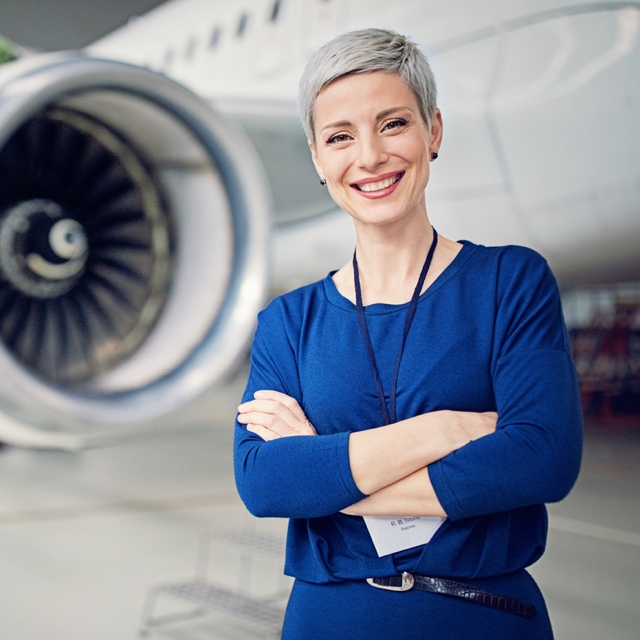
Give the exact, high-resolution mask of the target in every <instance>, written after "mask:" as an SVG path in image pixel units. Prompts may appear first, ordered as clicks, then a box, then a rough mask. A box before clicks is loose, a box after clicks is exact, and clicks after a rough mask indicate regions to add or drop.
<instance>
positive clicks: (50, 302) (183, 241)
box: [0, 53, 271, 449]
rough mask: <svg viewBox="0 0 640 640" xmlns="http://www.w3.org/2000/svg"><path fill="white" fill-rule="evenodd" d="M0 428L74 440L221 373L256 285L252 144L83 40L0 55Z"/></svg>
mask: <svg viewBox="0 0 640 640" xmlns="http://www.w3.org/2000/svg"><path fill="white" fill-rule="evenodd" d="M0 176H1V181H0V372H2V375H1V376H0V412H1V415H0V441H5V442H14V443H19V444H23V445H27V446H45V447H46V446H50V447H62V448H69V449H73V448H80V447H83V446H88V445H92V444H98V443H102V442H104V441H105V440H107V439H112V438H113V437H114V436H116V437H118V436H119V435H124V434H126V433H130V432H131V431H132V430H135V429H137V428H142V427H144V426H145V425H148V424H149V423H150V421H151V420H152V419H153V418H156V417H157V416H161V415H163V414H166V413H167V412H169V411H171V410H172V409H175V408H176V407H178V406H181V405H183V404H185V403H186V402H188V401H189V400H191V399H192V398H194V397H195V396H196V395H197V394H199V393H201V392H202V391H203V390H204V389H206V388H208V387H209V386H211V385H212V384H214V383H215V382H216V381H218V380H220V379H221V378H222V377H223V376H224V374H225V373H226V372H227V371H228V370H229V369H230V368H231V367H232V366H233V365H234V363H235V361H236V360H237V358H238V357H239V355H240V354H242V353H243V352H244V349H245V347H246V344H247V342H248V340H249V339H250V337H251V334H252V331H253V327H254V320H255V316H256V313H257V311H258V310H259V308H260V306H261V304H262V303H263V301H264V296H265V291H266V287H267V276H268V273H267V272H268V269H267V262H268V253H269V252H268V238H269V218H270V209H271V196H270V190H269V187H268V183H267V180H266V178H265V176H264V174H263V171H262V168H261V164H260V162H259V160H258V159H257V156H256V154H255V152H254V149H253V147H252V145H251V143H250V142H249V141H248V139H247V138H246V137H245V135H244V134H243V132H242V131H240V130H238V129H237V128H236V127H234V126H232V125H231V124H230V123H228V122H226V121H225V120H224V119H223V118H222V117H221V116H219V115H218V114H216V113H215V112H214V111H213V110H212V109H211V108H210V107H209V106H208V105H207V104H206V103H204V102H203V101H202V100H200V99H199V98H198V97H197V96H195V95H194V94H192V93H190V92H189V91H188V90H187V89H185V88H184V87H182V86H180V85H178V84H176V83H174V82H173V81H171V80H169V79H167V78H165V77H164V76H161V75H158V74H156V73H152V72H150V71H147V70H144V69H141V68H138V67H135V66H131V65H127V64H123V63H119V62H113V61H106V60H97V59H93V58H90V57H87V56H84V55H82V54H77V53H64V54H51V55H43V56H34V57H30V58H26V59H23V60H19V61H16V62H11V63H10V64H7V65H5V66H3V67H2V69H0Z"/></svg>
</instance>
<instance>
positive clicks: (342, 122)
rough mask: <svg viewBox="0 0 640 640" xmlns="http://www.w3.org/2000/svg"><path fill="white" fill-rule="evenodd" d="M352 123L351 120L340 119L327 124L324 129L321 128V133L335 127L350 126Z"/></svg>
mask: <svg viewBox="0 0 640 640" xmlns="http://www.w3.org/2000/svg"><path fill="white" fill-rule="evenodd" d="M349 126H351V123H350V122H349V120H340V121H339V122H332V123H331V124H327V125H325V126H324V127H322V129H320V133H322V132H323V131H324V130H325V129H333V128H334V127H349Z"/></svg>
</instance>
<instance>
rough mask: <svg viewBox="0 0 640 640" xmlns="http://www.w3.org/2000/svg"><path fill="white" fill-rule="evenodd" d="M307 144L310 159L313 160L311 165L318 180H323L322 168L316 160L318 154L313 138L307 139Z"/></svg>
mask: <svg viewBox="0 0 640 640" xmlns="http://www.w3.org/2000/svg"><path fill="white" fill-rule="evenodd" d="M307 144H308V145H309V150H310V151H311V159H312V160H313V165H314V166H315V168H316V172H317V174H318V177H319V178H320V180H324V175H323V174H322V169H321V168H320V163H319V161H318V154H317V153H316V145H315V143H314V142H313V140H308V139H307Z"/></svg>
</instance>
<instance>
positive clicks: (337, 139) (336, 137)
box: [327, 133, 351, 144]
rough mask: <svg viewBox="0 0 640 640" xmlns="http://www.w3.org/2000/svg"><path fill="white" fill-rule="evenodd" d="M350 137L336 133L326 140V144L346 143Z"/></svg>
mask: <svg viewBox="0 0 640 640" xmlns="http://www.w3.org/2000/svg"><path fill="white" fill-rule="evenodd" d="M349 140H351V136H350V135H349V134H347V133H336V134H335V135H333V136H331V137H330V138H329V139H328V140H327V144H336V143H339V142H348V141H349Z"/></svg>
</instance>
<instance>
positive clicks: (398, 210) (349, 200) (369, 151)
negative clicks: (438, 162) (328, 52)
mask: <svg viewBox="0 0 640 640" xmlns="http://www.w3.org/2000/svg"><path fill="white" fill-rule="evenodd" d="M314 127H315V135H316V141H315V144H314V143H312V142H309V146H310V147H311V154H312V156H313V162H314V164H315V165H316V169H317V171H318V174H319V175H320V177H321V178H324V179H325V180H326V181H327V187H328V189H329V192H330V193H331V197H332V198H333V199H334V200H335V201H336V203H337V204H338V205H339V206H340V207H341V208H342V209H344V210H345V211H346V212H347V213H349V214H350V215H351V216H352V217H353V218H354V220H356V221H357V222H361V223H366V224H378V225H379V224H388V223H391V222H394V221H396V220H399V219H402V218H404V217H405V216H407V215H413V214H416V215H426V204H425V198H424V190H425V187H426V186H427V182H428V181H429V160H430V157H431V153H432V152H434V151H438V149H439V147H440V140H441V137H442V118H441V115H440V112H439V110H436V113H435V114H434V116H433V118H432V124H431V126H430V127H427V125H426V124H425V122H424V120H423V119H422V116H421V115H420V108H419V106H418V102H417V100H416V98H415V96H414V94H413V92H412V91H411V89H409V87H408V86H407V84H406V83H405V82H404V80H403V79H402V78H401V77H400V76H398V75H396V74H392V73H387V72H385V71H374V72H371V73H360V74H354V75H349V76H344V77H342V78H339V79H338V80H335V81H334V82H332V83H331V84H329V85H327V86H326V87H325V88H324V89H323V90H322V91H321V92H320V93H319V95H318V97H317V99H316V103H315V108H314Z"/></svg>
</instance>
